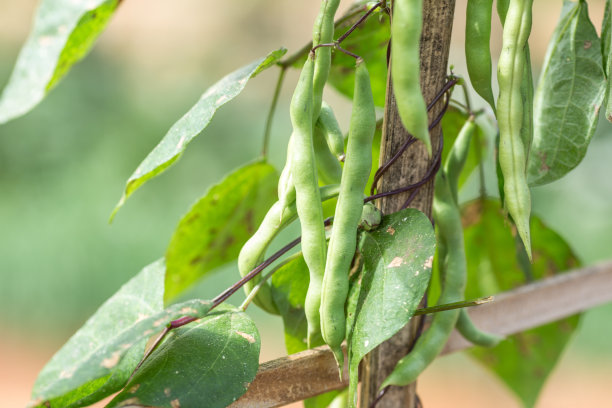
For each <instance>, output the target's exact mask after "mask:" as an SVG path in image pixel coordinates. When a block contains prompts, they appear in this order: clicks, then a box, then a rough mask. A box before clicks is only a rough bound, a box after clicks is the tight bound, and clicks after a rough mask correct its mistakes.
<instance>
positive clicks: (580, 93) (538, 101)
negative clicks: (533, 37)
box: [527, 0, 606, 186]
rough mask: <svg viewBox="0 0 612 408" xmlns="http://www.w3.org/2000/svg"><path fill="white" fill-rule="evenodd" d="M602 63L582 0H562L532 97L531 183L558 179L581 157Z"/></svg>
mask: <svg viewBox="0 0 612 408" xmlns="http://www.w3.org/2000/svg"><path fill="white" fill-rule="evenodd" d="M602 64H603V63H602V57H601V44H600V41H599V38H598V37H597V32H596V31H595V28H594V27H593V24H592V23H591V21H590V20H589V15H588V10H587V4H586V2H584V1H583V0H582V1H580V2H578V3H572V2H566V3H565V5H564V7H563V12H562V15H561V19H560V20H559V23H558V25H557V28H556V29H555V32H554V34H553V38H552V40H551V42H550V44H549V46H548V51H547V53H546V58H545V60H544V68H543V70H542V75H541V76H540V81H539V83H538V86H537V88H536V92H535V97H534V139H533V144H532V148H531V152H530V155H529V163H528V169H527V173H528V182H529V185H530V186H537V185H542V184H546V183H550V182H552V181H555V180H558V179H560V178H561V177H563V176H564V175H565V174H567V173H568V172H569V171H571V170H572V169H573V168H574V167H576V166H577V165H578V164H579V163H580V161H582V158H583V157H584V155H585V154H586V150H587V147H588V145H589V142H590V141H591V137H592V136H593V132H594V131H595V128H596V126H597V120H598V113H599V109H600V107H601V104H602V103H603V98H604V91H605V86H606V81H605V76H604V71H603V65H602Z"/></svg>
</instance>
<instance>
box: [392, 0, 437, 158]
mask: <svg viewBox="0 0 612 408" xmlns="http://www.w3.org/2000/svg"><path fill="white" fill-rule="evenodd" d="M422 20H423V0H395V1H394V3H393V15H392V21H391V38H392V39H393V45H392V46H391V76H392V79H393V92H394V93H395V98H396V100H397V110H398V112H399V115H400V118H401V120H402V123H403V125H404V127H405V128H406V130H407V131H408V132H410V133H411V134H412V135H413V136H414V137H416V138H417V139H419V140H421V141H422V142H423V143H425V146H426V147H427V152H428V153H429V155H430V156H431V140H430V137H429V128H428V127H429V124H428V119H427V107H426V105H425V100H424V99H423V94H422V93H421V85H420V60H421V59H420V55H419V44H420V39H421V29H422V25H423V21H422Z"/></svg>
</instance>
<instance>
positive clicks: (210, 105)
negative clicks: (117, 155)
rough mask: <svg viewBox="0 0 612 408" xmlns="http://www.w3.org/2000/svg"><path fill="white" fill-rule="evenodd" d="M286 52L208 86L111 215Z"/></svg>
mask: <svg viewBox="0 0 612 408" xmlns="http://www.w3.org/2000/svg"><path fill="white" fill-rule="evenodd" d="M285 52H286V50H285V49H284V48H281V49H278V50H276V51H272V52H271V53H270V54H268V55H267V56H265V57H262V58H259V59H258V60H256V61H254V62H252V63H250V64H249V65H246V66H244V67H242V68H240V69H238V70H236V71H234V72H232V73H231V74H229V75H227V76H225V77H224V78H222V79H221V80H220V81H218V82H217V83H215V84H214V85H213V86H211V87H210V88H208V89H207V90H206V92H204V94H203V95H202V96H201V97H200V99H199V100H198V102H197V103H196V104H195V105H194V106H192V107H191V109H190V110H189V112H187V113H186V114H185V115H184V116H183V117H182V118H180V119H179V120H178V121H177V122H176V123H175V124H174V125H172V127H171V128H170V130H169V131H168V133H166V135H165V136H164V137H163V139H162V140H161V141H160V142H159V144H158V145H157V146H155V148H154V149H153V150H152V151H151V153H149V155H148V156H147V157H146V158H145V159H144V160H143V161H142V163H140V165H139V166H138V168H137V169H136V170H135V171H134V173H133V174H132V175H131V176H130V178H129V179H128V181H127V183H126V186H125V191H124V192H123V196H122V197H121V199H120V200H119V203H117V206H116V207H115V209H114V210H113V213H112V215H111V219H112V218H113V216H114V215H115V214H116V213H117V211H118V210H119V208H121V206H123V204H124V203H125V200H127V199H128V197H129V196H130V195H132V193H134V191H136V190H137V189H138V188H139V187H140V186H141V185H143V184H144V183H145V182H147V181H148V180H150V179H152V178H153V177H156V176H157V175H159V174H161V173H163V172H164V171H165V170H166V169H167V168H168V167H170V166H171V165H172V164H173V163H174V162H175V161H176V160H178V158H179V157H180V155H181V154H182V153H183V151H184V150H185V148H186V146H187V144H188V143H189V142H191V141H192V140H193V138H195V137H196V136H197V135H198V134H200V133H201V132H202V131H203V130H204V129H205V128H206V126H208V124H209V123H210V121H211V120H212V118H213V116H214V114H215V112H216V111H217V109H219V108H220V107H221V106H223V105H225V104H226V103H227V102H229V101H231V100H232V99H234V98H235V97H236V96H238V95H239V94H240V92H242V90H243V89H244V87H245V86H246V84H247V82H249V79H251V78H253V77H254V76H256V75H257V74H258V73H260V72H261V71H263V70H264V69H266V68H268V67H270V66H272V65H274V63H276V62H277V61H278V60H279V59H280V58H281V57H282V56H283V55H284V54H285Z"/></svg>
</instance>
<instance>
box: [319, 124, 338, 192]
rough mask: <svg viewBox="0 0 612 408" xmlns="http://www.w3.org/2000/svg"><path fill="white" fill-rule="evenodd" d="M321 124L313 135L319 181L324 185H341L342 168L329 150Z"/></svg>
mask: <svg viewBox="0 0 612 408" xmlns="http://www.w3.org/2000/svg"><path fill="white" fill-rule="evenodd" d="M320 123H321V122H320V121H318V122H317V125H316V126H315V128H314V134H313V135H312V137H313V141H312V142H313V147H314V153H315V159H316V162H317V170H318V174H319V180H320V181H321V182H322V183H323V184H339V183H340V179H341V178H342V167H341V166H340V162H339V161H338V159H337V158H336V156H334V155H333V154H332V152H331V151H330V150H329V146H328V145H327V141H326V140H325V136H324V134H325V131H324V130H323V129H322V127H321V126H320Z"/></svg>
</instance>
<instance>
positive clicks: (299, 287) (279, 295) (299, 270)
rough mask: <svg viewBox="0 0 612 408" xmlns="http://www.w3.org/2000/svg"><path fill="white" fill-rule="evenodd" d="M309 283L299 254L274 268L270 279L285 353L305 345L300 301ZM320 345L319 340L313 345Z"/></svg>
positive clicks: (304, 263)
mask: <svg viewBox="0 0 612 408" xmlns="http://www.w3.org/2000/svg"><path fill="white" fill-rule="evenodd" d="M309 282H310V276H309V272H308V267H307V266H306V262H305V261H304V257H303V256H298V257H296V258H294V259H292V260H290V261H289V262H287V263H286V264H284V265H283V266H281V267H280V268H278V270H277V271H276V272H274V275H272V279H271V280H270V286H271V288H272V298H273V299H274V303H275V304H276V306H277V307H278V311H279V313H280V315H281V317H282V319H283V326H284V328H285V347H286V348H287V353H289V354H294V353H298V352H300V351H303V350H306V349H307V348H308V346H307V344H306V334H307V324H306V315H305V314H304V302H305V299H306V291H307V290H308V283H309ZM319 340H320V339H319ZM320 344H321V342H320V341H319V344H317V345H320Z"/></svg>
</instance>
